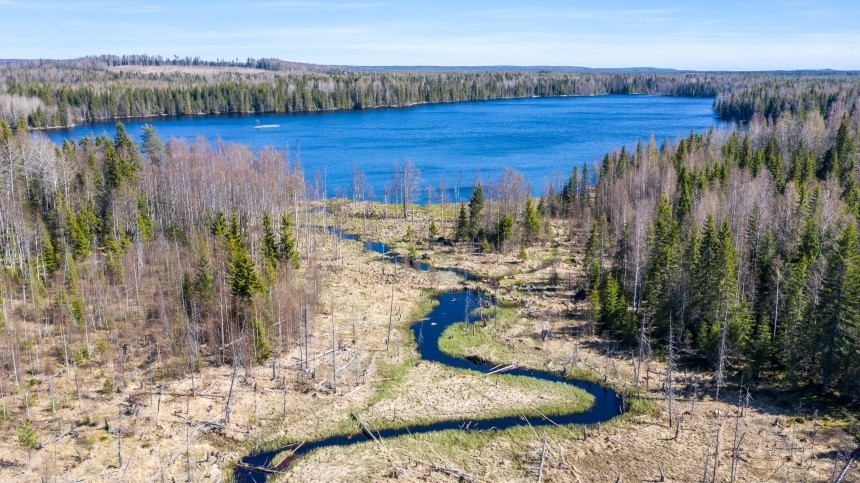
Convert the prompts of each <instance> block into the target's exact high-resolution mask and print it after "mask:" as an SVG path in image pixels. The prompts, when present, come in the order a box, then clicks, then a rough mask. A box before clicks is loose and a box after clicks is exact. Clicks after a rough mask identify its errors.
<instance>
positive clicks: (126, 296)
mask: <svg viewBox="0 0 860 483" xmlns="http://www.w3.org/2000/svg"><path fill="white" fill-rule="evenodd" d="M306 192H307V190H306V186H305V183H304V176H303V174H302V172H301V168H300V167H299V166H295V165H292V164H291V163H290V162H289V160H288V159H286V158H284V157H283V156H282V155H281V154H280V153H278V152H276V151H273V150H264V151H262V152H260V153H257V154H254V153H252V152H251V151H250V150H248V149H246V148H243V147H240V146H235V145H229V146H225V145H217V146H209V145H207V144H205V143H203V142H199V143H193V144H189V143H185V142H182V141H171V142H170V143H168V144H166V145H165V144H164V143H163V142H162V141H161V140H160V139H159V138H158V135H157V133H156V132H155V131H154V129H153V128H148V129H147V130H146V134H145V136H144V142H143V143H142V145H141V146H138V145H136V143H135V142H134V141H133V140H132V139H131V138H130V137H129V136H128V135H127V134H126V132H125V129H124V127H123V126H122V124H118V125H117V129H116V133H115V136H114V137H113V138H109V137H106V136H104V137H88V138H85V139H82V140H80V141H79V142H78V143H72V142H68V141H67V142H65V143H64V144H63V145H62V146H57V145H55V144H53V143H52V142H50V141H49V140H48V139H47V138H45V137H43V136H41V135H39V134H30V133H28V131H27V129H26V126H23V125H22V126H19V128H18V129H16V130H14V131H13V130H12V129H11V128H10V127H9V126H8V125H7V124H5V123H4V122H3V121H0V332H2V334H3V337H0V358H2V361H3V362H2V363H3V365H4V367H6V368H7V369H8V373H7V374H8V376H9V377H8V378H7V377H5V376H4V377H3V378H0V401H2V405H3V411H2V414H0V417H8V414H9V413H8V411H15V410H17V409H15V408H22V409H21V410H23V411H25V412H26V417H27V418H30V414H29V406H28V401H29V399H28V398H29V395H28V391H29V389H28V386H27V383H26V379H27V378H28V376H27V374H43V375H50V374H53V373H54V372H56V371H57V369H58V368H65V369H66V370H71V371H77V370H87V368H88V367H99V366H103V365H104V364H106V363H109V364H111V365H112V366H113V367H114V368H115V370H113V371H105V372H104V374H105V375H104V378H105V381H104V388H108V389H104V390H105V391H107V392H112V391H114V390H121V389H122V388H123V386H124V384H125V374H126V372H125V371H126V370H127V369H128V370H130V368H126V367H125V364H126V363H127V361H128V360H129V357H130V356H131V354H132V353H134V354H138V355H141V354H143V355H144V356H146V357H145V358H144V359H146V360H147V361H148V362H147V364H149V369H151V370H152V374H153V381H155V380H158V379H161V378H165V377H173V376H178V375H182V374H188V373H191V374H194V373H196V372H197V371H199V370H200V368H201V367H202V366H205V365H207V364H213V365H217V364H233V365H234V366H237V367H243V366H244V367H249V366H250V365H251V364H258V363H262V362H264V361H266V360H267V359H269V358H270V357H271V356H274V355H276V354H280V353H283V352H286V351H289V350H291V349H292V348H295V347H297V346H303V345H306V344H307V341H308V337H309V336H308V334H309V332H310V331H312V330H313V325H312V323H311V321H312V320H313V317H314V314H315V313H316V312H317V310H318V308H319V304H320V298H319V294H320V293H321V291H322V290H323V287H324V283H325V282H324V280H323V276H324V275H323V274H322V272H321V270H319V268H318V263H316V262H315V261H316V260H317V257H318V251H317V250H316V249H315V247H316V246H317V245H318V243H320V242H319V241H318V237H320V236H322V233H323V231H322V230H317V229H314V228H313V224H312V223H311V219H310V218H309V217H310V216H312V215H311V213H310V211H309V210H307V209H306V208H307V202H308V198H307V196H306ZM303 353H304V354H305V355H307V351H304V352H303ZM138 360H140V359H138ZM192 380H193V378H192ZM79 391H80V388H79ZM7 398H11V401H12V403H11V404H9V400H8V399H7ZM19 403H20V404H19Z"/></svg>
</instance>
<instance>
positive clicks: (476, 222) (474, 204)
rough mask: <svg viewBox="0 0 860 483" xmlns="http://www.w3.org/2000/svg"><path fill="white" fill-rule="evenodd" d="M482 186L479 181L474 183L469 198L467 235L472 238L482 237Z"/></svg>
mask: <svg viewBox="0 0 860 483" xmlns="http://www.w3.org/2000/svg"><path fill="white" fill-rule="evenodd" d="M483 224H484V188H483V187H482V186H481V182H480V181H479V182H477V183H476V184H475V189H474V190H473V191H472V199H471V200H469V236H470V237H471V238H472V239H473V240H478V239H482V238H483V237H484V227H483Z"/></svg>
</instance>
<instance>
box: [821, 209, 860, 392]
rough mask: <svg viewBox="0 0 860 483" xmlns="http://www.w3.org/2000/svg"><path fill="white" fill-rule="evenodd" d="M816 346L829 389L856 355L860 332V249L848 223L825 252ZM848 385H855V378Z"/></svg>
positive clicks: (822, 381) (853, 362)
mask: <svg viewBox="0 0 860 483" xmlns="http://www.w3.org/2000/svg"><path fill="white" fill-rule="evenodd" d="M816 314H817V319H818V321H817V326H818V337H817V341H816V342H817V344H816V345H817V349H818V352H819V354H820V361H821V362H820V364H821V369H820V371H821V386H822V388H823V389H824V390H828V389H830V387H831V384H832V383H833V382H834V381H839V380H840V378H841V377H843V376H845V375H846V374H848V373H849V369H851V367H850V366H851V365H855V364H857V363H856V358H857V356H858V355H860V354H858V344H857V340H858V339H857V337H858V336H860V252H858V240H857V230H856V228H855V226H854V223H848V224H847V226H846V227H845V229H844V230H843V231H842V235H841V236H840V237H839V241H838V242H837V243H836V245H835V246H834V247H833V248H831V249H830V253H829V254H828V256H827V270H826V272H825V274H824V280H823V287H822V291H821V296H820V299H819V302H818V306H817V308H816ZM849 385H851V386H857V385H858V383H857V381H850V382H849Z"/></svg>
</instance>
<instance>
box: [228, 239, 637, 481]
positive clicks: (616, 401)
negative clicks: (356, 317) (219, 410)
mask: <svg viewBox="0 0 860 483" xmlns="http://www.w3.org/2000/svg"><path fill="white" fill-rule="evenodd" d="M331 231H332V233H333V234H336V235H338V236H340V237H342V238H344V239H347V240H355V241H359V239H358V237H356V236H355V235H351V234H347V233H343V232H339V231H335V230H331ZM364 248H365V249H367V250H370V251H374V252H376V253H379V254H382V255H383V256H384V257H386V260H387V261H390V262H394V263H402V261H403V260H402V258H401V257H400V256H398V255H395V254H392V252H391V249H390V247H389V246H388V245H386V244H384V243H379V242H364ZM412 266H413V267H414V268H415V269H417V270H422V271H428V270H431V269H432V267H431V266H430V265H428V264H426V263H423V262H420V261H419V262H414V263H412ZM439 270H443V271H450V272H453V273H456V274H458V275H460V276H461V277H464V278H466V279H467V280H474V276H473V275H471V274H469V273H468V272H465V271H463V270H461V269H439ZM484 298H485V297H484V296H483V294H481V293H480V292H478V291H475V290H466V291H459V292H444V293H441V294H439V295H437V296H436V301H437V302H438V305H437V306H436V307H435V308H434V309H433V310H432V311H431V312H430V314H429V315H428V316H427V317H426V318H424V319H422V320H420V321H418V322H416V323H414V324H413V325H412V326H411V329H412V334H413V336H414V337H415V341H416V343H417V347H418V354H419V355H420V356H421V359H422V360H425V361H431V362H437V363H439V364H443V365H446V366H450V367H454V368H457V369H467V370H472V371H477V372H482V373H487V372H490V371H491V370H492V369H493V368H495V367H497V365H496V364H493V363H491V362H483V361H473V360H470V359H462V358H459V357H451V356H448V355H446V354H444V353H443V352H442V351H440V350H439V342H438V341H439V338H440V337H441V336H442V333H443V332H444V331H445V329H447V328H448V327H449V326H451V325H452V324H455V323H457V322H464V321H465V322H467V323H469V322H474V321H476V320H477V319H478V316H477V315H474V313H473V311H474V309H475V308H477V307H480V304H481V303H482V301H483V300H484ZM505 374H511V375H514V376H523V377H532V378H535V379H541V380H544V381H550V382H560V383H563V384H569V385H572V386H575V387H577V388H580V389H582V390H584V391H586V392H588V393H589V394H591V395H592V396H594V405H593V406H592V407H591V408H589V409H588V410H587V411H585V412H577V413H572V414H565V415H560V416H553V417H552V418H551V419H548V418H535V419H530V420H526V419H524V418H523V417H520V416H509V417H501V418H492V419H485V420H478V421H439V422H436V423H431V424H426V425H419V426H411V427H409V428H399V429H381V430H378V431H374V436H376V437H377V438H379V439H386V438H395V437H398V436H405V435H411V434H423V433H431V432H435V431H444V430H463V431H491V430H503V429H507V428H512V427H516V426H523V425H526V424H530V425H531V426H548V425H565V424H597V423H601V422H604V421H608V420H610V419H612V418H614V417H615V416H618V415H619V414H621V413H622V412H623V411H624V408H623V400H622V398H621V396H620V395H619V394H618V393H616V392H615V391H612V390H611V389H606V388H603V387H601V386H600V385H599V384H595V383H592V382H587V381H582V380H577V379H568V378H565V377H564V376H562V375H561V374H557V373H552V372H546V371H539V370H533V369H523V368H514V369H512V370H509V371H505ZM367 441H370V438H368V436H367V435H365V434H363V433H358V434H344V435H336V436H330V437H328V438H323V439H319V440H316V441H308V442H305V443H303V444H301V445H290V446H286V447H283V448H278V449H275V450H271V451H265V452H261V453H255V454H251V455H248V456H245V457H244V458H242V460H241V461H240V464H239V465H238V466H237V467H236V468H235V469H234V477H235V479H236V481H239V482H243V483H244V482H255V483H256V482H263V481H265V480H266V477H267V475H268V474H269V473H272V472H282V471H286V470H287V469H289V467H290V465H291V464H292V463H293V461H295V459H296V458H299V457H301V456H302V455H305V454H308V453H310V452H311V451H313V450H315V449H319V448H326V447H332V446H348V445H352V444H356V443H363V442H367ZM288 450H293V451H294V452H293V454H292V455H291V456H289V457H287V458H285V459H284V460H283V461H281V462H280V463H279V464H278V465H277V466H276V467H271V463H272V461H273V460H274V458H275V457H276V456H277V455H278V454H280V453H282V452H284V451H288ZM259 468H266V469H268V470H269V471H263V470H260V469H259Z"/></svg>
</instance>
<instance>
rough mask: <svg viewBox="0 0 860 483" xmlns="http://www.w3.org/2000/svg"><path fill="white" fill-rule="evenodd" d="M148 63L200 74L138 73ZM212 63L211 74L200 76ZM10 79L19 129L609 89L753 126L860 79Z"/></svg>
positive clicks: (421, 75)
mask: <svg viewBox="0 0 860 483" xmlns="http://www.w3.org/2000/svg"><path fill="white" fill-rule="evenodd" d="M148 66H158V67H169V66H175V67H177V68H179V67H185V68H187V69H190V70H187V71H181V70H178V71H169V70H168V71H158V72H147V71H146V70H139V69H145V68H146V67H148ZM124 67H135V68H138V69H128V70H122V69H123V68H124ZM195 68H197V70H195ZM205 68H210V69H209V70H203V71H201V70H200V69H205ZM237 69H238V70H237ZM243 69H244V70H243ZM250 69H253V70H250ZM0 78H2V81H3V84H4V88H5V93H0V118H3V119H4V120H5V121H6V122H7V124H10V125H15V124H17V123H18V121H19V119H21V118H23V119H24V120H25V121H26V123H27V124H28V125H29V126H30V127H48V126H50V127H59V126H70V125H75V124H80V123H85V122H93V121H105V120H114V119H124V118H130V117H145V116H177V115H202V114H239V113H257V114H259V113H285V112H306V111H322V110H341V109H368V108H375V107H402V106H409V105H414V104H419V103H439V102H454V101H477V100H488V99H502V98H514V97H555V96H574V95H600V94H654V95H670V96H691V97H715V98H716V99H715V103H714V110H715V112H716V113H717V115H719V116H720V117H722V118H724V119H727V120H735V121H749V120H750V119H751V118H752V117H753V115H754V114H755V113H759V114H761V115H763V116H765V117H768V118H770V117H776V116H778V115H779V114H780V113H782V112H785V111H791V112H805V111H810V110H817V111H819V112H820V113H824V114H826V113H827V112H828V111H829V110H830V109H831V108H832V106H833V105H835V104H841V105H847V104H849V103H850V102H851V101H852V100H853V99H856V98H857V96H858V92H857V89H858V87H857V82H856V80H855V78H854V77H853V76H850V75H844V74H838V73H837V74H833V73H812V74H810V75H809V76H807V77H804V78H801V79H797V78H795V77H794V76H793V75H776V74H766V73H749V74H711V73H642V72H635V71H634V72H599V71H597V72H566V71H564V70H555V71H553V70H551V69H548V70H516V69H512V70H498V71H475V70H469V69H463V70H459V71H457V70H455V71H441V72H437V71H433V70H413V71H396V70H395V71H392V70H388V69H378V70H373V69H371V68H343V67H324V66H316V65H311V64H297V63H290V62H284V61H278V60H276V59H261V60H254V59H248V60H247V61H245V62H238V61H234V62H226V61H224V62H204V61H201V60H199V59H197V60H195V59H181V60H179V59H176V60H165V59H160V58H153V57H148V56H123V57H115V56H113V57H112V56H104V57H90V58H84V59H78V60H69V61H45V62H36V61H22V62H7V63H5V64H0Z"/></svg>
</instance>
